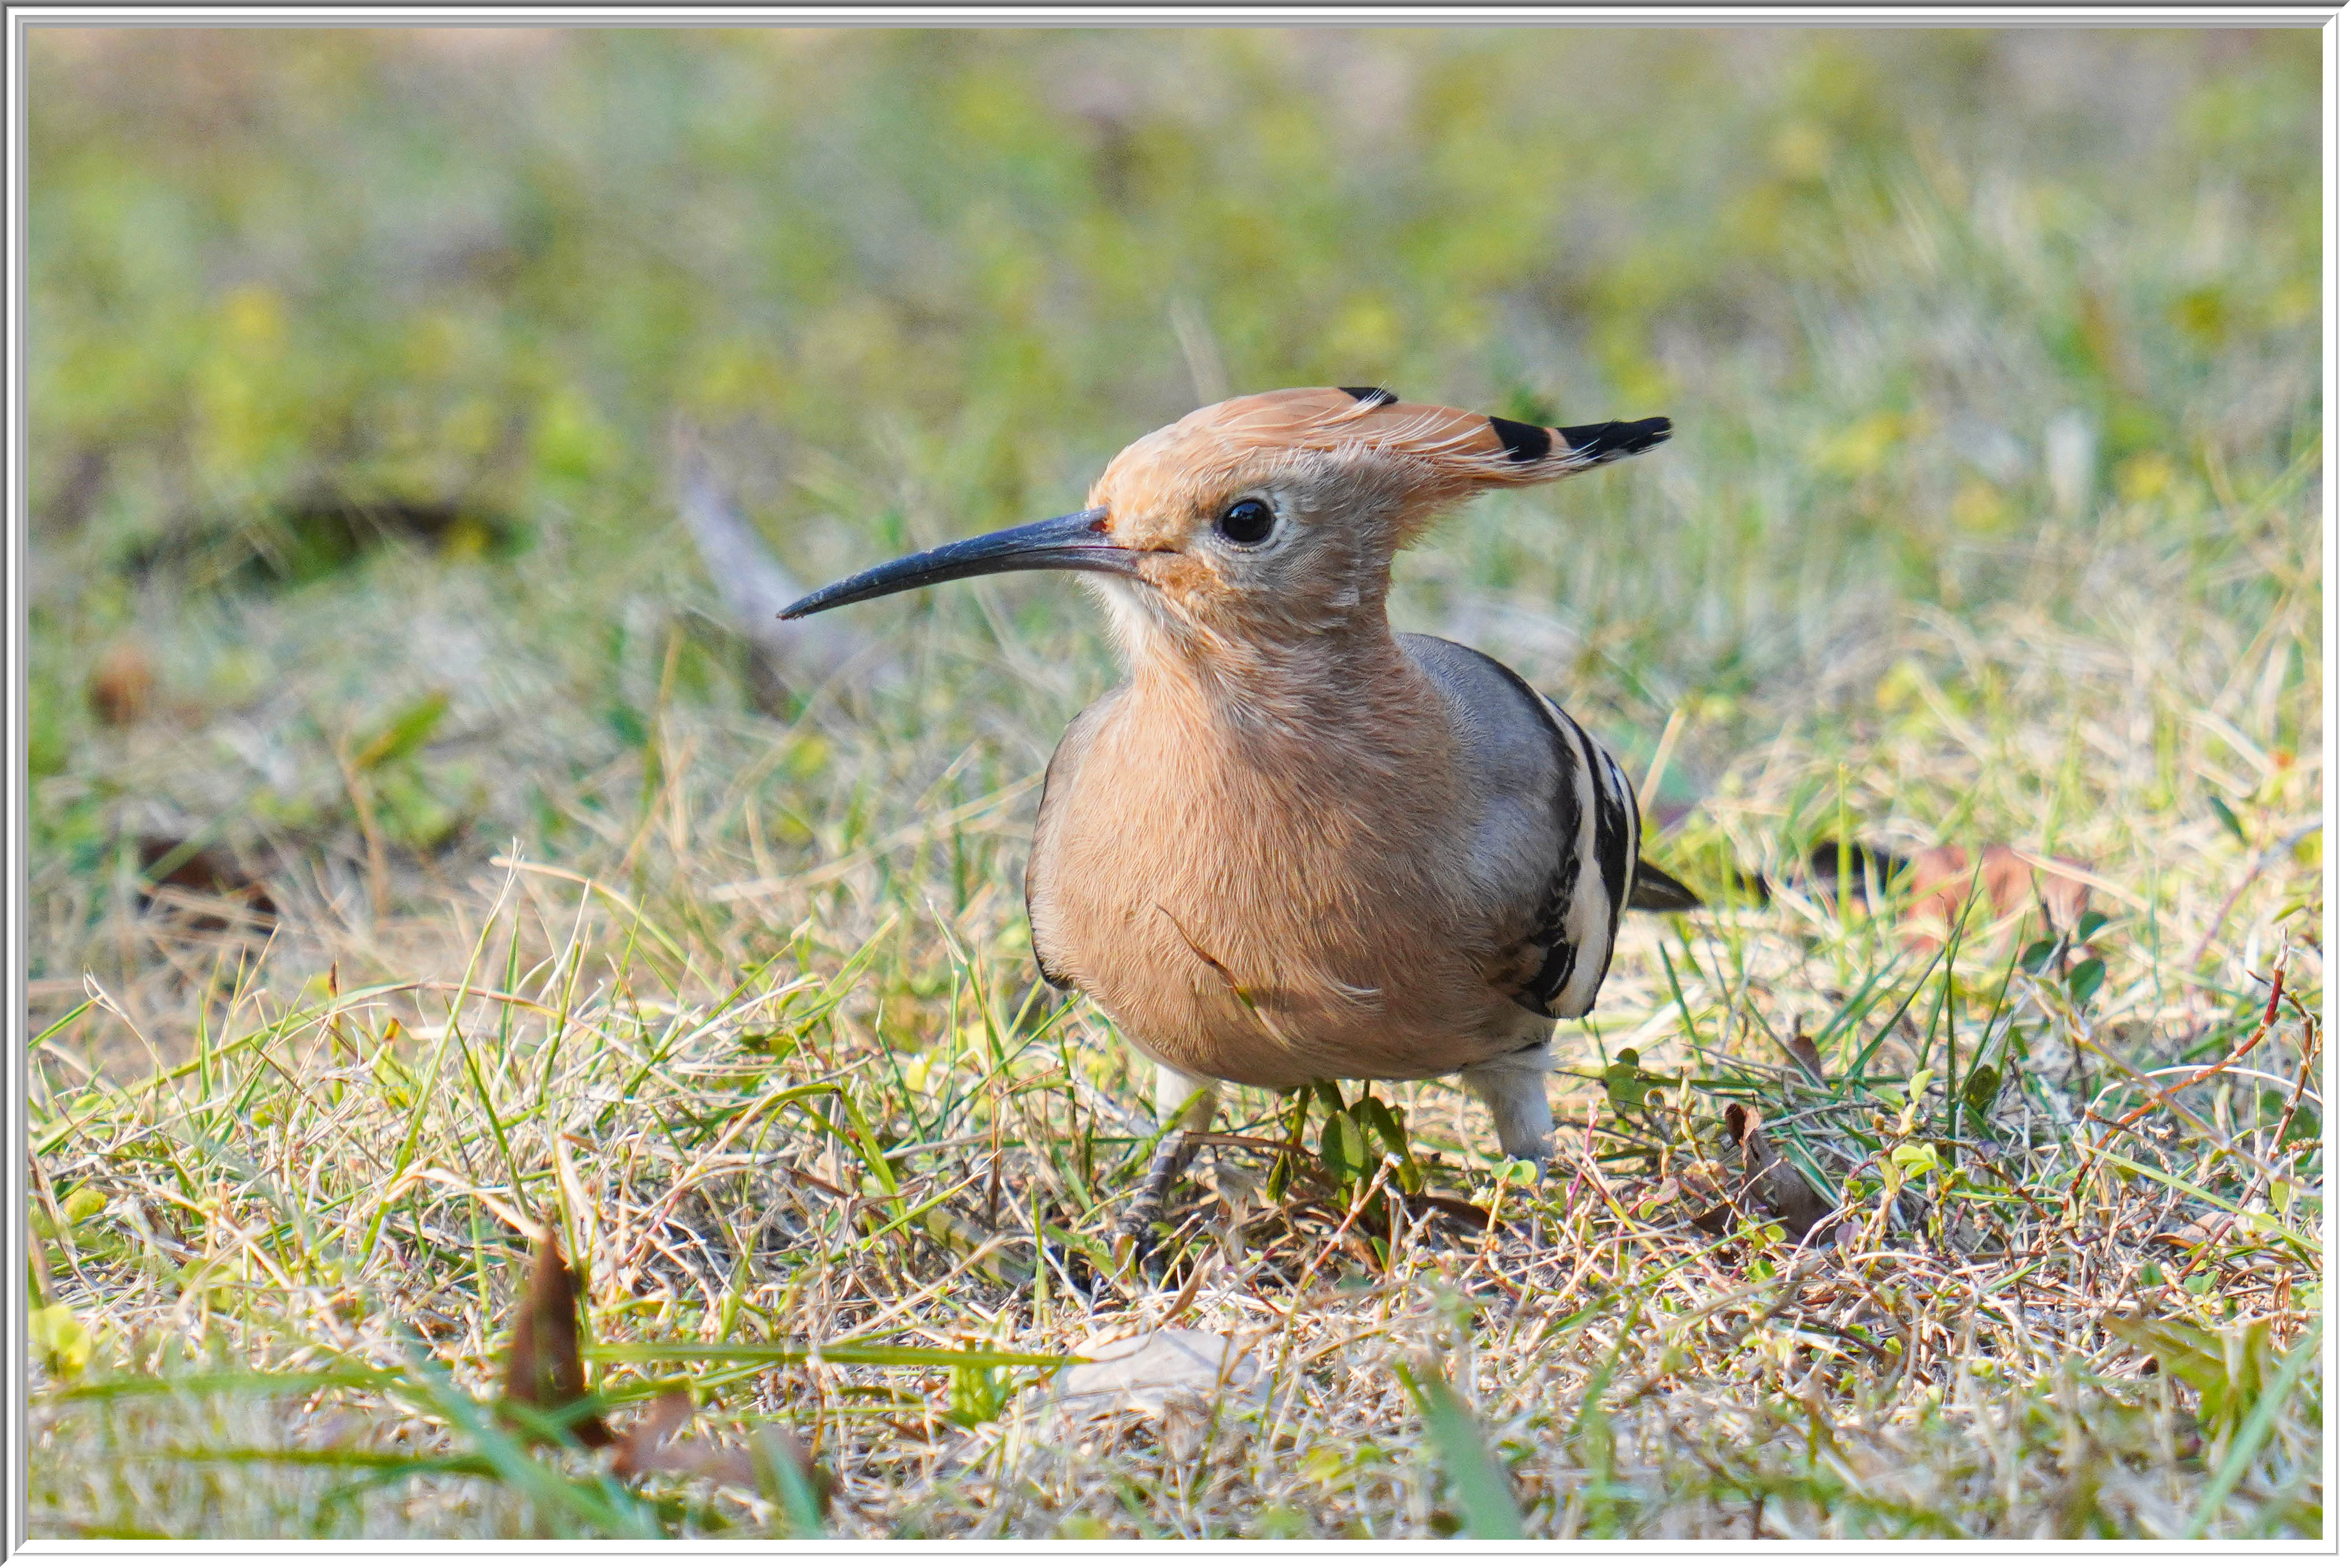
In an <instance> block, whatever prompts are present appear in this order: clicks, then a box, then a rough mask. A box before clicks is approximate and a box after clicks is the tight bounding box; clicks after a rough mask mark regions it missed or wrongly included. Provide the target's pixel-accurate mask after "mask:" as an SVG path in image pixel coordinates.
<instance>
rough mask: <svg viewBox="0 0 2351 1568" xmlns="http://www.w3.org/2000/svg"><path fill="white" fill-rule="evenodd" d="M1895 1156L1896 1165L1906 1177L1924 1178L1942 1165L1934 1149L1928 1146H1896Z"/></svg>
mask: <svg viewBox="0 0 2351 1568" xmlns="http://www.w3.org/2000/svg"><path fill="white" fill-rule="evenodd" d="M1893 1155H1894V1163H1895V1165H1896V1166H1898V1167H1900V1169H1901V1171H1902V1174H1903V1175H1904V1176H1924V1175H1925V1174H1927V1173H1928V1172H1929V1171H1931V1170H1933V1169H1934V1168H1935V1167H1936V1166H1937V1165H1938V1164H1940V1163H1941V1162H1940V1161H1938V1159H1936V1157H1935V1151H1934V1148H1933V1147H1932V1146H1931V1145H1927V1144H1896V1145H1894V1149H1893Z"/></svg>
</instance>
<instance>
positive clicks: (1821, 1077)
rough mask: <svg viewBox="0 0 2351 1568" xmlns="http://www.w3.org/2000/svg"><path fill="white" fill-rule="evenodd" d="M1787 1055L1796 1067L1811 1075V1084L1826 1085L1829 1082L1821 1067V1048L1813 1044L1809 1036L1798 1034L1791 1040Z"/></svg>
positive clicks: (1825, 1072)
mask: <svg viewBox="0 0 2351 1568" xmlns="http://www.w3.org/2000/svg"><path fill="white" fill-rule="evenodd" d="M1788 1055H1789V1057H1790V1059H1791V1060H1792V1061H1794V1062H1795V1064H1796V1065H1797V1066H1799V1067H1801V1068H1802V1069H1803V1070H1804V1071H1806V1072H1809V1073H1811V1074H1812V1077H1813V1082H1815V1083H1826V1082H1828V1081H1829V1075H1828V1073H1827V1071H1825V1070H1823V1068H1822V1066H1821V1048H1820V1047H1819V1046H1817V1045H1815V1044H1813V1037H1812V1036H1811V1035H1808V1034H1800V1035H1798V1036H1796V1037H1795V1038H1794V1039H1793V1040H1790V1041H1789V1042H1788Z"/></svg>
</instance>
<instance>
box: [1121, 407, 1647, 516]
mask: <svg viewBox="0 0 2351 1568" xmlns="http://www.w3.org/2000/svg"><path fill="white" fill-rule="evenodd" d="M1672 432H1673V423H1672V421H1670V420H1668V419H1666V418H1664V417H1663V416H1657V417H1653V418H1649V419H1638V420H1608V421H1604V422H1603V423H1597V424H1573V425H1566V426H1562V427H1553V426H1548V425H1541V424H1526V423H1520V422H1519V421H1517V420H1513V419H1504V418H1501V417H1500V416H1499V415H1489V414H1483V413H1468V411H1466V410H1463V409H1458V408H1445V407H1442V406H1440V405H1437V404H1435V403H1416V402H1404V401H1403V400H1401V399H1400V398H1398V397H1397V396H1396V395H1395V393H1394V392H1389V391H1387V390H1386V389H1384V388H1382V387H1293V388H1290V389H1289V390H1287V391H1283V392H1256V393H1252V394H1251V395H1249V396H1247V397H1237V398H1230V399H1228V400H1227V401H1225V402H1220V403H1215V404H1212V405H1210V406H1209V407H1207V408H1204V409H1200V410H1197V411H1196V412H1195V413H1189V414H1186V416H1185V417H1183V418H1182V419H1180V420H1177V421H1176V422H1175V423H1173V424H1171V425H1168V426H1166V427H1165V428H1164V429H1161V430H1158V431H1155V432H1154V433H1153V434H1149V435H1146V436H1144V438H1143V439H1142V440H1140V441H1138V442H1136V443H1135V444H1134V445H1133V446H1131V447H1129V448H1128V449H1127V450H1126V451H1125V452H1123V453H1121V454H1120V455H1119V456H1118V458H1117V460H1116V461H1114V462H1113V464H1112V465H1111V466H1110V470H1109V472H1107V473H1105V474H1104V475H1103V476H1102V485H1101V486H1097V496H1098V497H1099V498H1102V499H1107V498H1108V495H1109V494H1110V493H1112V492H1115V491H1118V490H1124V489H1126V488H1127V487H1128V486H1137V487H1138V488H1139V489H1142V490H1143V491H1144V493H1149V492H1150V491H1151V490H1153V489H1155V488H1158V487H1160V486H1165V484H1166V482H1167V481H1169V480H1173V479H1175V478H1176V477H1177V476H1186V477H1192V478H1198V477H1204V476H1210V475H1214V474H1217V473H1220V472H1228V471H1231V470H1234V469H1238V468H1247V467H1249V466H1253V465H1254V464H1255V463H1256V462H1259V461H1262V460H1263V459H1265V458H1267V457H1269V456H1271V455H1274V454H1276V453H1279V452H1285V451H1287V452H1299V453H1305V452H1323V453H1330V454H1332V455H1338V456H1342V457H1344V456H1347V455H1361V456H1364V457H1365V458H1369V459H1372V460H1374V461H1380V460H1384V463H1383V466H1386V467H1389V468H1391V469H1393V470H1394V471H1395V472H1396V474H1397V476H1398V477H1399V478H1401V479H1402V480H1403V481H1404V483H1405V491H1406V495H1407V497H1408V499H1407V503H1406V507H1405V510H1406V512H1407V514H1409V516H1408V517H1407V518H1405V519H1399V520H1401V521H1406V522H1407V526H1409V524H1410V523H1411V522H1416V521H1417V520H1419V519H1420V518H1424V517H1428V516H1430V515H1431V514H1433V513H1435V512H1437V511H1438V510H1440V509H1442V508H1443V507H1447V506H1448V505H1450V504H1451V503H1453V502H1456V501H1459V500H1462V499H1466V498H1467V497H1469V496H1472V495H1475V494H1476V493H1477V492H1479V491H1480V490H1486V489H1492V488H1495V487H1498V486H1518V485H1539V484H1542V483H1545V482H1546V481H1549V480H1552V479H1564V478H1566V477H1567V476H1569V475H1571V474H1581V473H1583V471H1584V470H1585V469H1587V468H1596V467H1598V466H1600V465H1602V464H1604V463H1612V462H1614V461H1615V460H1616V459H1617V458H1619V457H1629V456H1631V455H1634V454H1635V453H1639V452H1646V451H1647V450H1648V449H1649V448H1650V447H1652V446H1655V445H1656V444H1659V443H1660V442H1662V441H1664V440H1666V439H1667V436H1669V435H1670V434H1672Z"/></svg>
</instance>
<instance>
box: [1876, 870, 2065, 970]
mask: <svg viewBox="0 0 2351 1568" xmlns="http://www.w3.org/2000/svg"><path fill="white" fill-rule="evenodd" d="M2039 858H2042V859H2043V860H2047V861H2050V862H2053V863H2056V864H2060V865H2069V866H2073V867H2074V868H2076V869H2078V870H2081V871H2085V872H2086V871H2088V870H2089V869H2090V868H2089V867H2088V866H2086V865H2084V864H2082V862H2079V861H2069V860H2060V859H2058V858H2057V857H2054V856H2043V857H2039ZM1910 868H1911V869H1910V908H1909V911H1908V918H1909V919H1910V920H1911V921H1913V922H1915V923H1919V924H1931V925H1940V926H1942V927H1943V928H1944V929H1945V930H1949V928H1950V925H1951V922H1953V921H1954V920H1956V919H1958V918H1959V913H1960V911H1961V910H1963V909H1967V910H1969V911H1970V918H1972V919H1983V920H1997V919H1999V918H2000V917H2001V916H2002V915H2008V914H2011V913H2012V912H2014V911H2016V910H2018V909H2024V908H2031V907H2034V906H2036V905H2037V906H2038V907H2039V908H2040V910H2041V914H2042V919H2043V923H2044V924H2045V925H2048V927H2049V928H2050V929H2051V930H2053V931H2071V930H2073V929H2074V926H2076V925H2080V924H2081V921H2082V916H2083V915H2085V913H2087V912H2088V910H2089V907H2090V889H2089V886H2088V884H2086V883H2081V882H2077V881H2075V880H2074V878H2072V877H2069V876H2064V875H2061V874H2059V873H2055V872H2044V871H2043V870H2041V869H2040V868H2039V867H2037V866H2034V865H2032V864H2031V863H2029V862H2026V861H2025V859H2024V858H2023V857H2022V856H2021V855H2019V854H2018V853H2017V852H2015V851H2014V850H2012V849H2010V848H2009V847H2008V846H2007V845H2006V844H1991V845H1987V846H1986V847H1985V848H1984V849H1983V850H1982V851H1980V852H1973V853H1971V852H1969V851H1967V850H1964V849H1961V848H1960V847H1959V846H1958V845H1956V844H1938V845H1937V846H1936V847H1935V848H1933V849H1931V850H1928V851H1927V852H1925V853H1923V854H1920V855H1918V856H1917V858H1916V859H1914V860H1912V861H1911V862H1910ZM1971 897H1972V901H1973V904H1972V908H1970V898H1971ZM1910 946H1911V947H1912V948H1913V949H1914V950H1916V951H1920V952H1924V951H1928V950H1929V949H1932V948H1935V947H1938V946H1941V943H1940V942H1939V941H1938V939H1937V938H1935V937H1934V936H1929V935H1928V933H1926V932H1924V931H1921V932H1918V933H1917V934H1915V935H1913V936H1911V938H1910Z"/></svg>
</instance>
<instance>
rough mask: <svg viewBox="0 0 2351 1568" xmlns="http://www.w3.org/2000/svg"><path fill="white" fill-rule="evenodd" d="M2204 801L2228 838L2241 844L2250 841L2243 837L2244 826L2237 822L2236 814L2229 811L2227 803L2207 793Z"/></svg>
mask: <svg viewBox="0 0 2351 1568" xmlns="http://www.w3.org/2000/svg"><path fill="white" fill-rule="evenodd" d="M2204 799H2205V800H2206V801H2207V802H2208V803H2210V806H2211V808H2212V814H2213V815H2214V816H2216V817H2218V818H2220V825H2221V826H2222V827H2224V828H2226V829H2228V830H2229V836H2230V837H2231V838H2233V839H2235V840H2236V841H2238V842H2239V843H2241V844H2242V843H2250V842H2251V840H2249V839H2247V838H2246V837H2245V824H2244V823H2242V822H2241V821H2237V813H2236V812H2235V811H2233V810H2231V809H2230V806H2229V802H2227V801H2226V800H2222V799H2220V796H2218V795H2214V794H2210V793H2207V794H2206V795H2205V797H2204Z"/></svg>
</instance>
